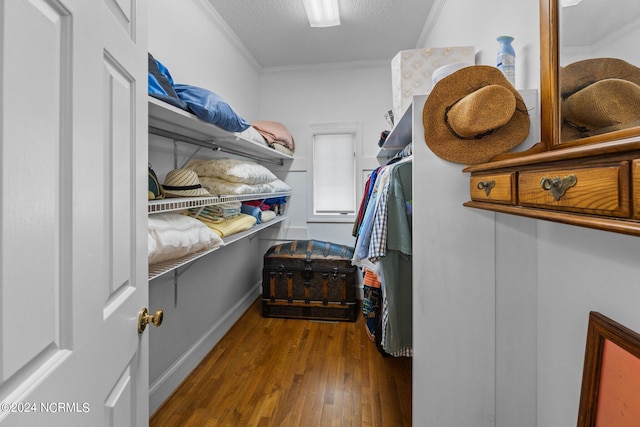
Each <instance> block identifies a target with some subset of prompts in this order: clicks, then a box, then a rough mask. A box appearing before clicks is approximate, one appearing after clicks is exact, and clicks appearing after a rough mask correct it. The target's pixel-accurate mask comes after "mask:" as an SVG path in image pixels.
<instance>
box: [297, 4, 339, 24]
mask: <svg viewBox="0 0 640 427" xmlns="http://www.w3.org/2000/svg"><path fill="white" fill-rule="evenodd" d="M302 3H303V4H304V10H305V11H306V12H307V18H309V25H310V26H312V27H334V26H336V25H340V12H339V11H338V0H302Z"/></svg>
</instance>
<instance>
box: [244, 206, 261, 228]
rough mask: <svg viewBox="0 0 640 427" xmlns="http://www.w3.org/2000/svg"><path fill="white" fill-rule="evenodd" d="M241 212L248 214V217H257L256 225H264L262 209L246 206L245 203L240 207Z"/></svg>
mask: <svg viewBox="0 0 640 427" xmlns="http://www.w3.org/2000/svg"><path fill="white" fill-rule="evenodd" d="M240 211H241V212H242V213H243V214H247V215H251V216H253V217H255V218H256V220H258V222H257V223H256V224H261V223H262V211H261V210H260V208H258V207H256V206H250V205H245V204H244V203H243V204H242V206H241V207H240Z"/></svg>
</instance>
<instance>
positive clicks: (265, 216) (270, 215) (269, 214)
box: [262, 211, 276, 222]
mask: <svg viewBox="0 0 640 427" xmlns="http://www.w3.org/2000/svg"><path fill="white" fill-rule="evenodd" d="M275 217H276V212H275V211H262V222H269V221H271V220H272V219H274V218H275Z"/></svg>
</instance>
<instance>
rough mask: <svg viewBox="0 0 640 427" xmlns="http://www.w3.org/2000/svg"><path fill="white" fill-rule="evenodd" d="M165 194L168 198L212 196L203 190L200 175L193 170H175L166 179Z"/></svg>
mask: <svg viewBox="0 0 640 427" xmlns="http://www.w3.org/2000/svg"><path fill="white" fill-rule="evenodd" d="M162 188H164V193H165V195H166V196H167V197H194V196H211V194H210V193H209V192H208V191H207V190H205V189H204V188H202V185H200V180H199V179H198V174H196V173H195V172H194V171H192V170H191V169H174V170H172V171H170V172H169V173H168V174H167V176H166V177H165V179H164V184H162Z"/></svg>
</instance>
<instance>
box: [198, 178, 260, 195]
mask: <svg viewBox="0 0 640 427" xmlns="http://www.w3.org/2000/svg"><path fill="white" fill-rule="evenodd" d="M200 184H201V185H202V186H203V187H204V188H206V189H207V191H209V193H211V194H214V195H220V194H261V193H272V192H273V190H272V189H271V186H269V184H243V183H240V182H230V181H226V180H224V179H220V178H213V177H209V176H203V177H201V178H200Z"/></svg>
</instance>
